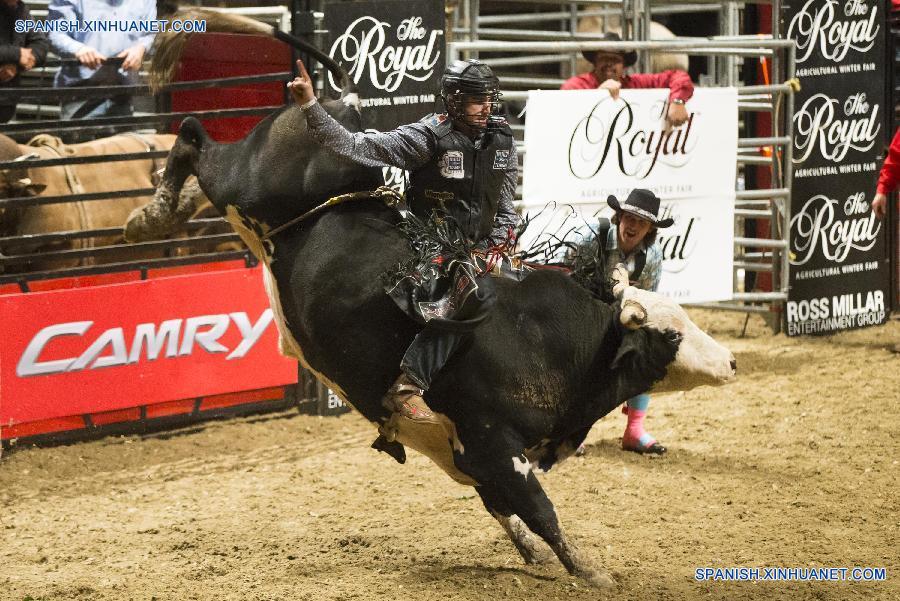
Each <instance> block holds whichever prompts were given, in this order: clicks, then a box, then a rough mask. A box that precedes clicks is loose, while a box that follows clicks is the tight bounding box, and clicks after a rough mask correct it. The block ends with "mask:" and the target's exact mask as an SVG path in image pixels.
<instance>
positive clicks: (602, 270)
mask: <svg viewBox="0 0 900 601" xmlns="http://www.w3.org/2000/svg"><path fill="white" fill-rule="evenodd" d="M659 202H660V201H659V197H657V196H656V194H654V193H653V192H651V191H650V190H643V189H640V188H635V189H634V190H632V191H631V193H630V194H629V195H628V198H626V199H625V201H624V202H621V203H620V202H619V199H617V198H616V197H615V196H612V195H610V196H609V198H607V204H609V207H610V208H611V209H612V210H613V211H614V212H615V213H614V215H613V217H612V219H611V220H608V219H600V220H599V222H598V223H597V225H596V226H595V227H593V228H591V234H590V235H589V236H588V237H587V239H586V240H585V241H584V242H583V244H584V245H585V246H586V247H593V248H595V249H596V245H598V244H601V243H602V244H603V247H602V248H600V249H597V251H598V252H596V254H595V256H600V257H604V264H603V265H601V266H598V270H597V271H598V272H597V274H596V275H597V277H601V278H605V279H609V277H610V275H611V274H612V272H613V269H614V268H615V267H616V265H617V264H619V263H622V264H624V265H625V266H626V267H627V268H628V273H629V276H628V279H629V281H630V282H631V285H633V286H636V287H638V288H641V289H643V290H650V291H651V292H656V289H657V288H658V287H659V278H660V274H661V273H662V258H663V257H662V250H661V248H660V246H659V244H656V234H657V230H658V228H666V227H669V226H671V225H672V224H673V223H674V220H673V219H672V218H671V217H666V218H664V219H660V218H659V217H658V213H659ZM589 252H591V253H592V251H589ZM592 254H594V253H592ZM606 300H608V301H612V300H613V299H612V298H609V299H606ZM649 405H650V395H648V394H646V393H645V394H639V395H637V396H635V397H632V398H630V399H628V400H627V401H626V402H625V405H623V406H622V412H623V413H625V414H626V415H627V416H628V423H627V425H626V426H625V432H624V434H622V448H623V449H624V450H626V451H634V452H635V453H642V454H643V453H650V454H654V455H662V454H663V453H665V452H666V447H664V446H663V445H661V444H659V443H658V442H657V441H656V439H655V438H653V436H651V435H650V434H649V433H648V432H647V431H646V430H644V417H645V416H646V415H647V408H648V407H649ZM577 453H578V454H582V453H584V447H583V446H581V447H579V449H578V451H577Z"/></svg>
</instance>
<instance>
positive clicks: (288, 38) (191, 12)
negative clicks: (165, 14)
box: [149, 7, 356, 95]
mask: <svg viewBox="0 0 900 601" xmlns="http://www.w3.org/2000/svg"><path fill="white" fill-rule="evenodd" d="M172 20H178V21H193V20H204V21H206V31H207V32H219V33H250V34H257V35H265V36H270V37H274V38H276V39H278V40H281V41H282V42H284V43H286V44H289V45H291V46H293V47H294V48H297V49H298V50H300V51H302V52H307V53H309V54H310V56H313V57H315V58H316V59H317V60H318V61H319V62H321V63H322V64H323V65H325V68H326V69H328V70H329V71H330V72H331V74H332V75H333V76H334V78H335V80H336V81H337V82H338V85H339V86H340V88H341V90H342V91H343V94H344V95H346V94H348V93H351V92H355V91H356V89H355V86H351V84H350V78H349V76H348V75H347V72H346V71H345V70H344V69H343V67H341V66H340V65H339V64H338V63H337V62H335V61H334V60H332V58H331V57H330V56H328V55H327V54H325V53H324V52H322V51H321V50H319V49H318V48H316V47H315V46H313V45H312V44H310V43H308V42H306V41H304V40H301V39H300V38H297V37H295V36H292V35H290V34H288V33H284V32H283V31H281V30H279V29H278V28H277V27H275V26H272V25H268V24H266V23H263V22H261V21H257V20H256V19H251V18H250V17H245V16H242V15H235V14H231V13H224V12H221V11H217V10H213V9H209V8H197V7H183V8H179V9H178V12H176V13H175V14H174V15H173V16H172ZM181 29H185V28H181ZM191 35H192V34H190V33H185V32H184V31H178V32H174V31H172V28H169V30H168V31H165V32H162V33H158V34H156V38H155V39H154V42H153V48H154V51H153V57H152V59H151V61H150V70H149V72H150V87H151V89H152V90H153V92H154V93H156V92H159V90H160V88H162V86H164V85H165V84H167V83H169V82H170V81H172V79H173V78H174V76H175V70H176V69H177V68H178V63H179V62H180V61H181V54H182V52H183V51H184V46H185V44H187V41H188V39H190V37H191Z"/></svg>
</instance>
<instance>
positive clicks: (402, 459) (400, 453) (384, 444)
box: [372, 434, 406, 465]
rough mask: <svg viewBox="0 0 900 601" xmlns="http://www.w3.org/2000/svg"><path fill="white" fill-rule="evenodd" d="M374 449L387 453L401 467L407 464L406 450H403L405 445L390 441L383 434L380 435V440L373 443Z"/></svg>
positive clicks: (377, 439)
mask: <svg viewBox="0 0 900 601" xmlns="http://www.w3.org/2000/svg"><path fill="white" fill-rule="evenodd" d="M372 448H373V449H375V450H376V451H379V452H382V453H387V454H388V455H390V456H391V457H393V458H394V459H395V460H396V461H397V463H399V464H401V465H402V464H404V463H406V449H405V448H403V445H402V444H400V443H399V442H397V441H396V440H392V441H389V440H388V439H387V438H385V437H384V435H383V434H379V435H378V438H376V439H375V442H373V443H372Z"/></svg>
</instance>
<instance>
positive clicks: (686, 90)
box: [560, 32, 694, 127]
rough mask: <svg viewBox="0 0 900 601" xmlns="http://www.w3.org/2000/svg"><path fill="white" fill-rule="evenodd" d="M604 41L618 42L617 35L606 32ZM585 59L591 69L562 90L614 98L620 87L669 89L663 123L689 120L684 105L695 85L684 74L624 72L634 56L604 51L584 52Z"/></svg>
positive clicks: (575, 77)
mask: <svg viewBox="0 0 900 601" xmlns="http://www.w3.org/2000/svg"><path fill="white" fill-rule="evenodd" d="M604 40H605V41H607V42H621V41H622V38H620V37H619V34H617V33H613V32H608V33H607V34H606V35H604ZM582 54H583V55H584V58H586V59H587V60H588V61H589V62H591V63H593V65H594V70H593V71H589V72H587V73H583V74H581V75H576V76H574V77H570V78H569V79H567V80H566V82H565V83H564V84H563V85H562V87H561V88H560V89H561V90H594V89H597V88H602V89H604V90H609V95H610V96H612V97H613V99H616V98H618V97H619V90H620V89H622V88H625V89H629V88H669V108H668V111H667V112H666V121H668V122H669V124H670V125H673V126H676V127H677V126H679V125H681V124H682V123H684V122H685V121H687V118H688V112H687V109H686V108H685V106H684V103H685V102H687V101H688V100H690V98H691V96H693V95H694V84H693V83H691V76H690V75H688V74H687V73H686V72H684V71H679V70H674V69H673V70H671V71H663V72H662V73H632V74H630V75H629V74H627V73H625V68H626V67H630V66H632V65H633V64H634V63H636V62H637V53H636V52H635V51H634V50H631V51H628V52H608V51H605V50H599V51H598V50H585V51H584V52H582Z"/></svg>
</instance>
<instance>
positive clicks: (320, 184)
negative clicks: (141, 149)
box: [153, 51, 735, 586]
mask: <svg viewBox="0 0 900 601" xmlns="http://www.w3.org/2000/svg"><path fill="white" fill-rule="evenodd" d="M316 54H317V55H318V52H317V51H316ZM319 56H321V55H319ZM323 62H326V64H327V65H329V66H330V68H332V69H335V72H336V73H337V68H336V67H335V66H334V65H333V63H330V61H328V60H327V59H323ZM351 98H352V96H349V95H348V96H345V97H344V99H343V101H332V102H326V103H325V108H326V110H327V111H328V112H329V113H330V114H331V115H333V116H334V117H335V118H336V119H338V120H339V121H340V122H341V123H342V124H344V125H345V126H346V127H347V128H348V129H349V130H351V131H359V130H360V118H359V114H358V111H357V110H356V108H355V107H354V106H352V105H351V104H352V103H350V102H348V101H349V100H350V99H351ZM192 174H196V175H197V176H198V179H199V182H200V186H201V188H202V189H203V191H204V192H205V193H206V194H207V196H208V197H209V198H210V199H211V200H212V202H213V204H214V205H215V207H216V208H217V209H218V210H219V211H220V212H221V213H222V214H223V215H224V216H225V217H226V218H227V219H228V220H229V222H230V223H231V224H232V225H233V226H234V228H235V229H236V230H237V231H238V233H239V234H240V235H241V236H242V237H243V239H244V240H245V241H246V243H247V244H248V246H249V247H250V248H251V249H252V251H253V252H254V253H255V254H256V255H257V256H258V257H259V258H260V260H261V261H262V262H264V264H265V266H266V268H265V270H264V273H265V280H266V286H267V290H268V292H269V295H270V299H271V303H272V307H273V309H274V311H275V314H276V316H277V323H278V326H279V332H280V335H281V345H282V349H283V351H284V352H285V353H286V354H288V355H291V356H293V357H296V358H297V359H298V360H300V361H301V362H302V363H303V364H304V365H305V366H306V367H308V368H309V369H311V370H312V371H313V372H315V373H316V374H317V375H318V376H319V377H320V378H321V379H322V381H324V382H325V383H327V384H328V386H329V387H331V389H332V390H334V391H335V392H336V393H337V394H338V395H339V396H340V397H341V398H343V399H344V400H346V401H347V402H348V403H350V404H351V405H352V406H353V407H355V408H356V409H357V410H358V411H359V412H360V413H362V414H363V415H364V416H365V417H366V418H367V419H368V420H370V421H372V422H374V423H375V424H377V425H384V424H385V423H386V422H388V421H390V422H391V423H392V424H394V425H395V426H396V417H395V418H394V419H393V420H392V419H391V418H392V415H391V414H389V412H388V411H387V410H385V409H384V408H383V407H382V404H381V398H382V396H383V395H384V394H385V391H387V390H388V388H389V386H390V385H391V384H392V383H393V382H394V381H395V380H396V379H397V377H398V376H399V374H400V367H399V366H400V359H401V357H402V356H403V353H404V351H405V350H406V348H407V346H408V345H409V343H410V342H411V340H412V339H413V337H414V335H415V334H416V333H417V331H418V330H419V326H418V325H417V324H415V323H414V322H413V321H412V320H411V319H410V318H409V317H407V316H406V315H405V314H404V313H402V312H401V311H400V310H399V309H398V308H397V306H396V305H395V304H394V302H393V301H392V300H391V299H390V298H389V297H388V296H387V295H386V294H385V292H384V288H383V285H382V277H381V276H382V274H384V273H385V272H387V271H390V270H392V269H394V268H395V267H396V266H397V265H398V264H400V263H403V262H405V261H406V260H407V259H409V258H410V256H411V253H412V251H411V250H410V249H409V246H408V242H407V239H406V238H405V237H404V235H403V234H402V233H401V231H400V230H399V229H398V228H397V227H396V225H397V223H398V222H399V221H400V219H401V217H400V215H399V213H398V212H397V211H396V210H395V209H393V208H389V207H387V206H385V205H384V204H383V203H382V202H380V201H378V200H375V199H365V200H357V201H354V202H347V203H343V204H339V205H336V206H334V207H331V208H328V209H327V210H324V211H321V212H318V213H316V214H314V215H313V216H311V217H310V218H308V219H306V220H304V221H303V222H302V223H299V224H297V225H295V226H292V227H289V228H287V229H284V230H283V231H279V232H278V233H276V234H274V235H272V236H271V237H268V233H269V232H271V231H272V230H273V229H275V228H277V227H278V226H280V225H281V224H284V223H285V222H287V221H289V220H290V219H292V218H294V217H295V216H297V215H299V214H302V213H304V212H306V211H309V210H310V209H311V208H313V207H315V206H317V205H319V204H320V203H322V202H323V201H324V200H326V199H328V198H330V197H333V196H335V195H338V194H343V193H347V192H351V191H354V190H369V189H373V188H375V187H376V186H377V185H378V184H379V182H380V174H379V172H378V171H377V170H372V169H365V168H361V167H358V166H356V165H354V164H352V163H349V162H347V161H344V160H342V159H340V158H338V157H336V156H335V155H334V154H332V153H330V152H329V151H328V149H326V148H321V147H319V146H318V145H317V144H316V142H315V141H314V140H313V139H312V138H311V136H310V135H309V134H308V132H307V130H306V122H305V118H304V115H303V113H302V111H301V110H300V109H299V108H298V107H296V106H287V107H284V108H283V109H281V110H279V111H277V112H276V113H275V114H273V115H271V116H270V117H268V118H267V119H265V120H264V121H263V122H261V123H260V124H259V125H258V126H257V127H256V128H255V129H254V130H253V131H252V132H251V133H250V134H249V135H248V136H247V137H246V138H245V139H244V140H242V141H239V142H236V143H234V144H227V145H226V144H218V143H216V142H214V141H212V140H211V139H210V138H209V137H208V136H207V135H206V133H205V132H204V130H203V129H202V127H201V126H200V123H199V122H198V121H197V120H195V119H191V118H188V119H186V120H185V121H184V123H183V124H182V126H181V131H180V133H179V138H178V141H177V143H176V144H175V147H174V148H173V149H172V151H171V153H170V155H169V159H168V163H167V167H166V172H165V175H164V177H163V181H162V183H161V184H160V187H159V189H158V191H157V197H156V199H155V203H156V207H155V208H154V209H153V210H154V211H155V212H156V213H157V214H163V213H165V212H166V210H169V209H167V207H172V208H174V207H175V206H176V204H177V198H178V195H179V190H180V187H181V185H182V183H183V182H184V180H185V178H187V177H188V176H189V175H192ZM622 274H624V272H622V273H620V275H622ZM625 277H626V279H625V280H624V281H620V282H619V284H618V285H617V286H616V288H615V292H616V293H617V295H618V298H619V300H618V301H617V302H616V303H615V304H613V305H610V304H605V303H602V302H600V301H597V300H595V299H594V298H593V297H592V296H591V295H590V294H589V293H588V292H587V291H586V290H585V289H583V288H582V287H580V286H579V285H577V284H576V283H575V282H573V281H572V280H571V278H569V277H568V276H566V275H564V274H562V273H559V272H556V271H553V270H539V271H535V272H533V273H531V274H530V275H528V276H527V277H526V278H525V279H524V280H523V281H521V282H514V281H512V280H498V281H496V289H497V303H496V305H495V307H494V308H493V310H492V312H491V314H490V316H489V317H488V318H487V319H486V320H485V321H483V322H482V323H481V324H480V325H479V326H478V327H477V329H475V331H474V333H473V334H472V336H471V338H470V339H469V341H468V342H466V343H464V344H463V345H462V347H461V348H460V349H459V351H458V352H457V353H456V354H455V355H454V356H453V357H452V358H451V359H450V361H449V362H448V363H447V364H446V366H445V367H444V368H443V370H442V371H441V372H440V373H439V374H438V375H437V376H436V378H435V379H434V381H433V384H432V386H431V388H430V389H429V391H428V392H427V393H426V395H425V398H426V400H427V402H428V405H429V406H430V408H431V409H432V410H433V411H434V413H435V416H436V421H437V422H439V424H440V425H439V431H440V434H439V435H438V436H437V437H431V438H430V439H427V436H425V435H422V436H420V435H419V433H417V431H416V429H415V427H413V428H405V427H404V426H403V425H402V424H401V425H400V426H397V428H398V431H397V440H398V441H400V442H402V443H403V444H405V445H407V446H411V447H413V448H416V449H417V450H420V451H421V452H423V453H425V454H426V455H428V456H429V457H431V458H432V459H433V460H434V461H435V462H436V463H438V465H440V466H441V467H442V468H443V469H444V470H445V471H446V472H447V473H448V474H449V475H450V476H451V477H453V478H454V479H455V480H457V481H458V482H461V483H464V484H469V485H474V487H475V489H476V491H477V492H478V494H479V495H480V496H481V499H482V501H483V502H484V505H485V507H486V508H487V509H488V511H490V512H491V514H492V515H493V516H494V517H495V518H496V519H497V520H498V521H499V522H500V523H501V525H502V526H503V527H504V528H505V530H506V532H507V533H508V534H509V536H510V538H511V539H512V541H513V543H514V544H515V546H516V548H517V549H518V551H519V552H520V554H521V555H522V557H523V558H524V559H525V561H526V562H527V563H533V562H536V561H543V560H546V559H547V558H549V557H550V555H549V554H548V553H547V552H546V548H545V547H543V546H542V545H541V544H540V541H539V540H538V539H537V538H535V536H533V535H534V534H536V535H537V536H538V537H540V538H541V539H543V541H545V542H546V543H547V544H548V545H549V546H550V548H551V549H552V550H553V552H554V553H555V554H556V556H557V557H558V558H559V560H560V561H561V562H562V563H563V565H564V566H565V567H566V569H567V570H568V571H569V572H570V573H572V574H574V575H577V576H580V577H582V578H584V579H586V580H587V581H589V582H591V583H593V584H595V585H599V586H603V585H609V584H611V583H612V579H611V577H610V576H609V575H608V574H607V573H606V572H605V571H603V570H601V569H599V568H596V567H594V565H593V564H592V563H591V562H590V561H589V560H588V559H587V558H585V557H584V556H582V555H581V554H580V553H579V552H578V551H577V549H576V547H575V546H574V545H573V543H572V542H571V541H570V540H569V539H568V538H567V537H566V536H565V534H564V533H563V529H562V527H561V526H560V524H559V521H558V520H557V517H556V513H555V511H554V508H553V505H552V503H551V502H550V500H549V499H548V498H547V495H546V494H545V493H544V491H543V489H542V488H541V485H540V483H539V482H538V479H537V477H536V475H535V473H534V471H533V467H534V466H539V467H541V468H544V469H547V468H549V467H550V466H552V465H553V464H554V463H555V462H557V461H559V460H561V459H563V458H565V457H567V456H568V455H570V454H571V453H572V452H573V451H574V450H575V449H576V448H577V447H578V445H579V444H580V443H581V442H582V441H583V440H584V438H585V436H586V435H587V433H588V431H589V429H590V427H591V425H592V424H593V423H594V422H596V421H597V420H598V419H600V418H601V417H603V416H604V415H606V414H607V413H609V412H610V411H612V410H613V409H614V408H616V407H617V406H619V405H620V404H621V403H622V402H623V401H625V400H626V399H627V398H629V397H631V396H634V395H636V394H639V393H641V392H645V391H647V390H649V389H650V388H651V387H652V386H653V385H654V383H656V382H659V381H662V382H661V383H662V384H663V385H665V380H672V381H674V383H675V384H676V385H677V386H678V387H679V388H681V389H686V388H689V387H693V386H696V385H701V384H721V383H724V382H726V381H728V380H729V379H731V378H732V377H733V376H734V368H735V365H734V358H733V356H732V355H731V353H730V352H729V351H728V350H727V349H725V348H724V347H722V346H721V345H719V344H718V343H716V342H715V341H714V340H713V339H712V338H710V337H709V336H708V335H706V334H705V333H704V332H702V331H701V330H700V329H699V328H698V327H697V326H696V325H694V324H693V323H692V322H691V320H690V319H689V318H688V316H687V315H686V314H685V312H684V311H683V310H682V309H681V308H680V307H678V306H677V305H676V304H675V303H673V302H671V301H669V300H667V299H665V298H664V297H662V296H660V295H657V294H654V293H652V292H646V291H643V290H638V289H636V288H634V287H629V286H627V276H625Z"/></svg>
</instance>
